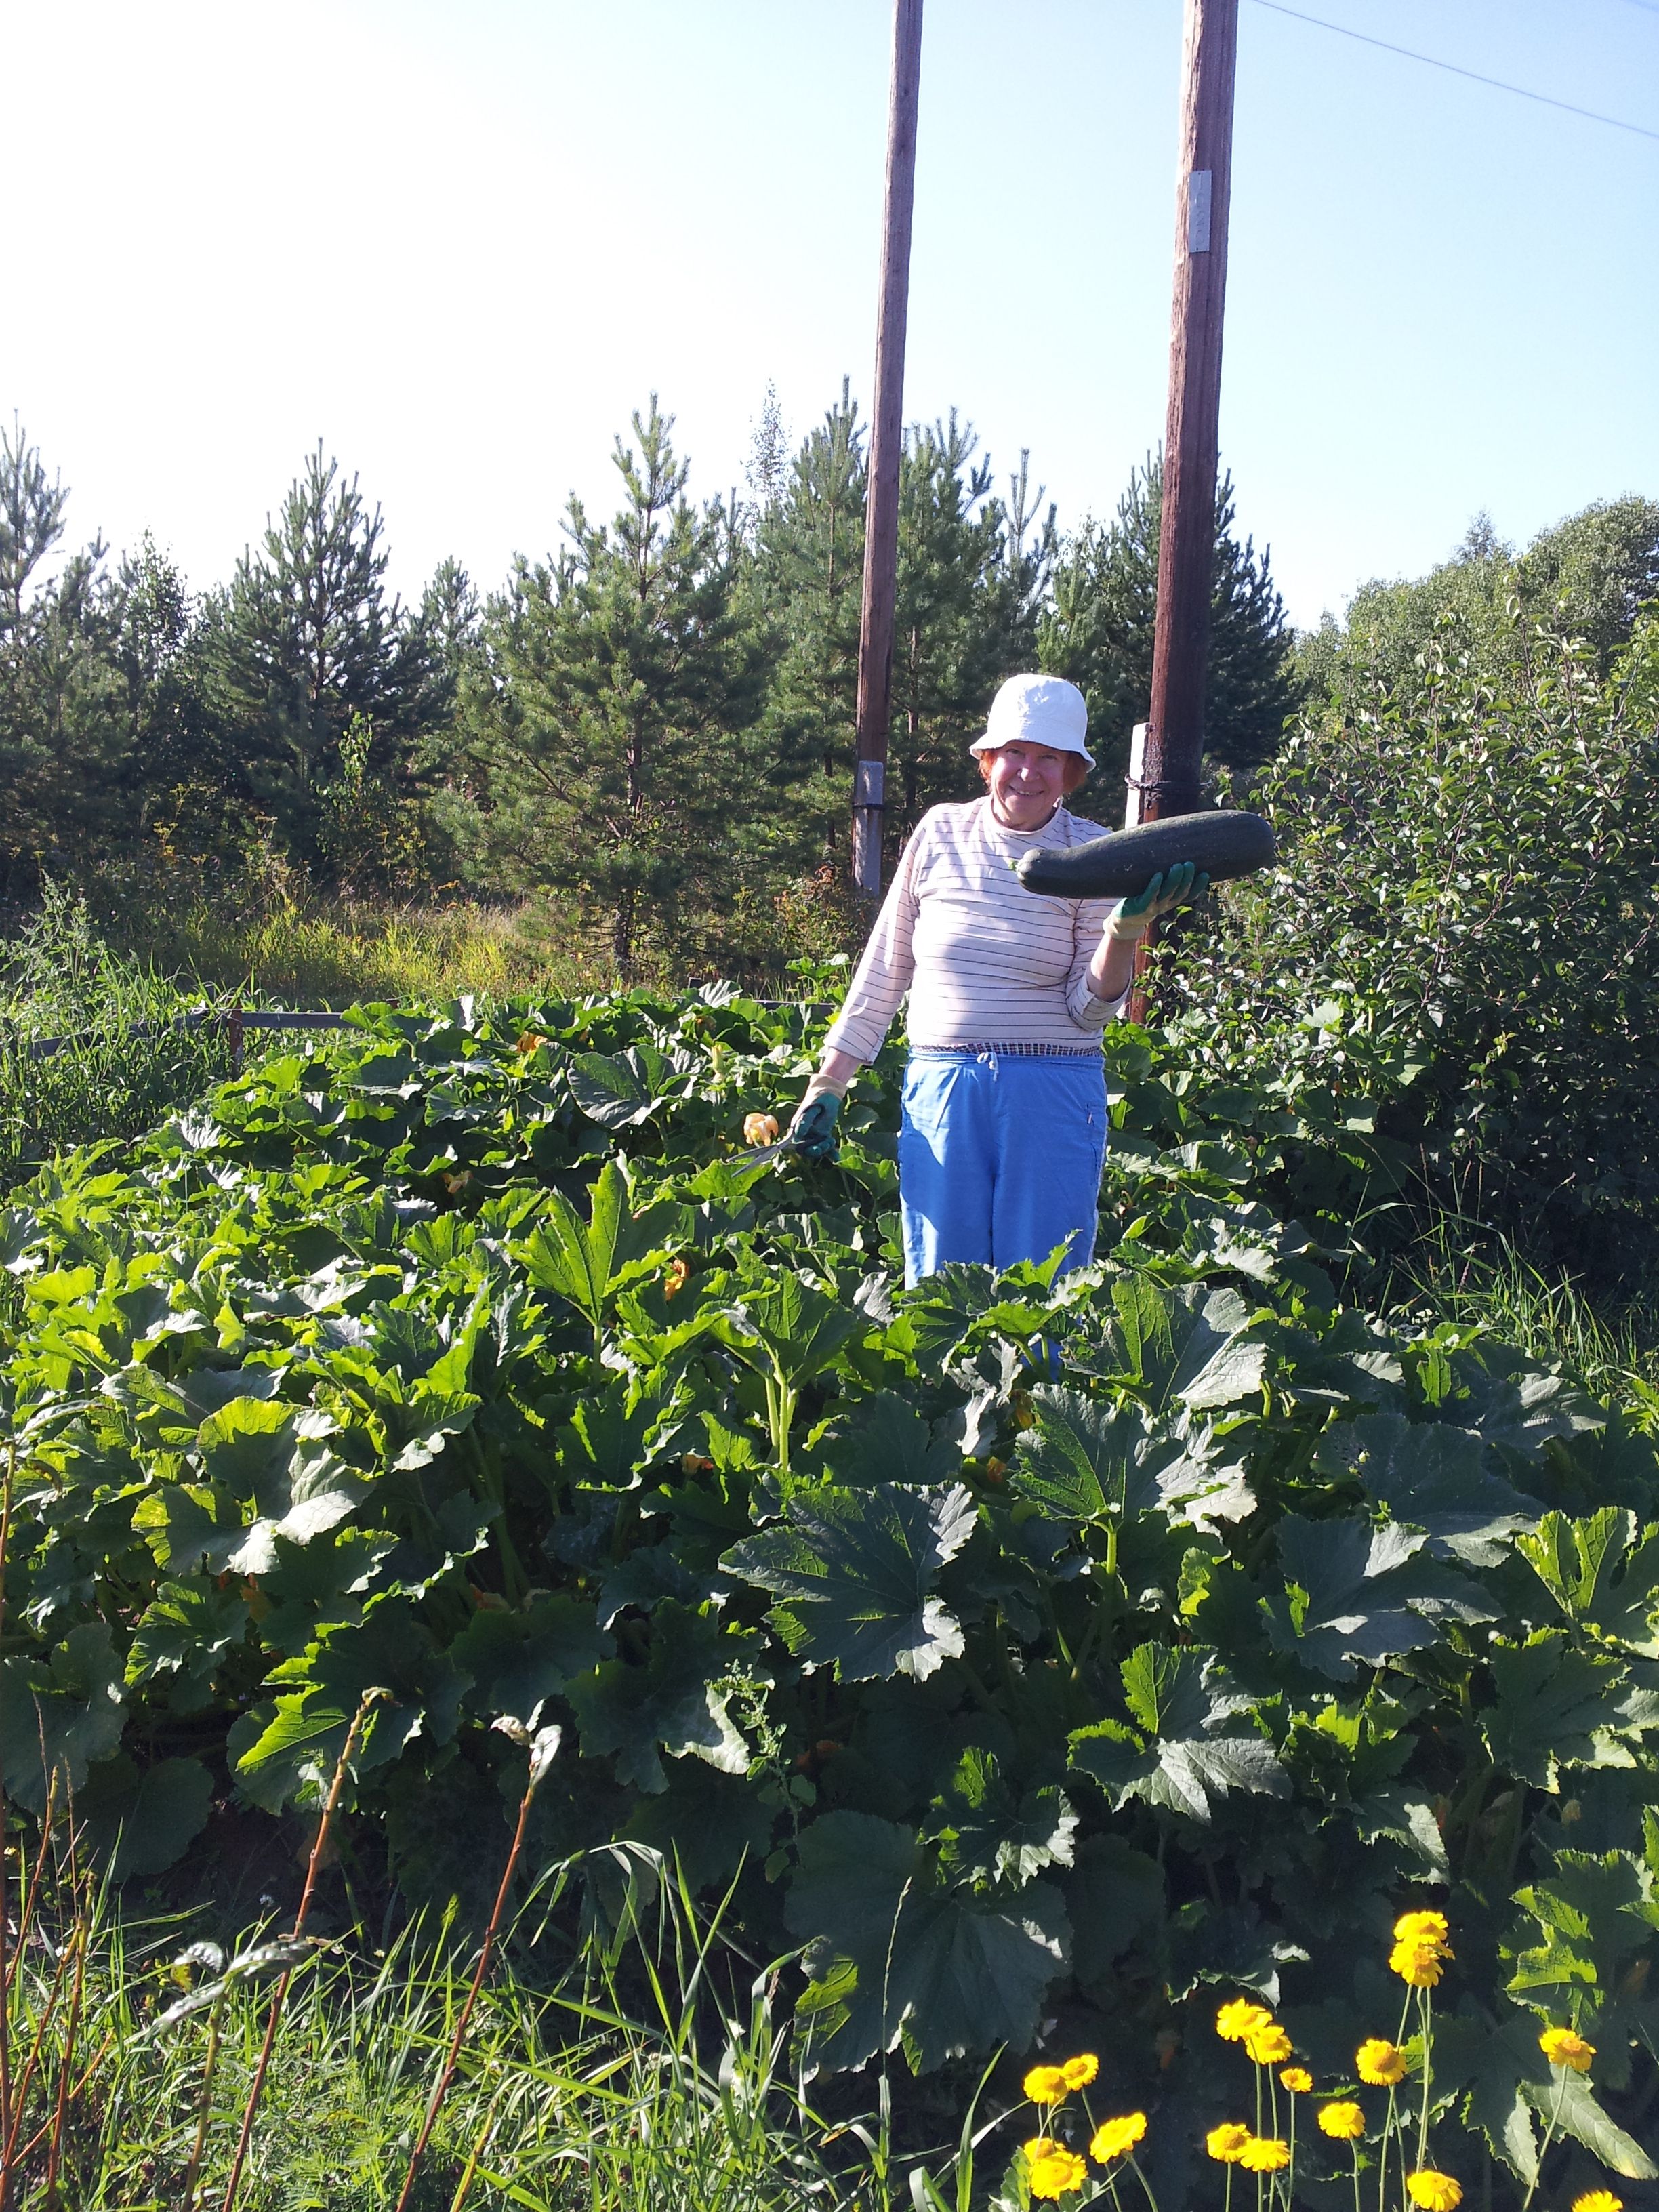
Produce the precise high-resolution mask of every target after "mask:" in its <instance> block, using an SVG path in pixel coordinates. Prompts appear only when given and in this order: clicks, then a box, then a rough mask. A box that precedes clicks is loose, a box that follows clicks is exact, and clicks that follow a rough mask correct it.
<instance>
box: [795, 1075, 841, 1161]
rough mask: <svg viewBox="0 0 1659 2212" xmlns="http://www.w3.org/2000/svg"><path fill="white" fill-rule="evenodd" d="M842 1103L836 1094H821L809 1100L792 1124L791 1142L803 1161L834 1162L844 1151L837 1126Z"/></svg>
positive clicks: (826, 1092) (828, 1092)
mask: <svg viewBox="0 0 1659 2212" xmlns="http://www.w3.org/2000/svg"><path fill="white" fill-rule="evenodd" d="M840 1115H841V1101H840V1099H839V1098H837V1097H836V1094H835V1092H834V1091H819V1093H818V1095H817V1097H816V1098H809V1099H808V1100H807V1102H806V1103H805V1105H804V1106H803V1107H802V1108H801V1109H800V1111H799V1114H797V1115H796V1116H795V1118H794V1120H793V1121H792V1122H791V1123H790V1125H789V1141H790V1143H791V1144H792V1145H793V1146H794V1148H795V1150H796V1151H797V1152H799V1154H800V1156H801V1158H803V1159H807V1160H833V1159H834V1158H835V1157H836V1153H837V1152H839V1151H840V1150H841V1139H840V1138H839V1137H838V1136H837V1135H836V1121H838V1119H839V1118H840Z"/></svg>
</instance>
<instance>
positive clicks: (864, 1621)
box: [721, 1482, 975, 1682]
mask: <svg viewBox="0 0 1659 2212" xmlns="http://www.w3.org/2000/svg"><path fill="white" fill-rule="evenodd" d="M974 1523H975V1511H974V1502H973V1499H972V1498H970V1497H969V1494H968V1492H967V1491H966V1490H965V1489H963V1486H961V1484H959V1483H953V1484H951V1485H949V1486H945V1487H944V1488H940V1489H921V1488H912V1487H910V1486H907V1485H904V1484H901V1483H891V1482H883V1483H878V1484H877V1485H876V1486H875V1487H874V1488H873V1489H872V1490H839V1489H836V1488H833V1487H831V1486H827V1485H826V1486H824V1487H823V1488H821V1489H817V1490H811V1491H804V1492H798V1493H797V1494H796V1496H794V1497H793V1498H791V1499H790V1501H789V1508H788V1520H787V1525H784V1526H781V1527H775V1528H763V1529H762V1530H761V1531H760V1532H759V1534H757V1535H754V1536H751V1537H750V1538H749V1539H748V1540H747V1541H746V1542H744V1543H741V1544H736V1545H733V1547H732V1549H731V1550H730V1551H729V1552H727V1553H726V1555H725V1558H724V1559H722V1561H721V1565H723V1566H724V1567H725V1568H726V1571H727V1572H728V1573H731V1574H734V1575H738V1576H740V1577H742V1579H743V1580H744V1582H749V1583H755V1584H757V1586H758V1587H759V1588H760V1589H764V1590H769V1591H771V1593H772V1594H773V1595H774V1596H775V1597H777V1598H779V1599H781V1601H782V1602H781V1604H779V1605H776V1606H775V1607H773V1609H772V1613H771V1615H770V1618H771V1620H773V1622H774V1623H775V1626H776V1627H777V1629H778V1631H779V1633H780V1634H781V1636H782V1637H783V1638H784V1641H785V1642H786V1643H787V1644H788V1646H789V1649H790V1650H791V1651H793V1653H794V1654H795V1656H797V1657H798V1658H799V1659H801V1660H803V1661H804V1662H805V1664H806V1665H807V1666H809V1667H826V1666H833V1667H834V1668H835V1669H836V1679H837V1680H840V1681H843V1682H860V1681H871V1680H885V1679H886V1678H887V1677H888V1676H889V1675H891V1674H911V1675H914V1676H915V1677H916V1678H917V1679H918V1680H921V1679H923V1678H925V1677H926V1676H927V1675H929V1674H933V1673H935V1672H937V1670H938V1669H939V1667H941V1666H942V1665H943V1664H944V1662H945V1660H946V1659H954V1658H957V1657H958V1656H960V1654H961V1652H962V1649H963V1643H962V1631H961V1629H960V1628H959V1627H958V1626H957V1622H956V1620H955V1619H954V1617H953V1616H952V1615H951V1613H950V1612H949V1611H948V1610H947V1609H946V1607H945V1604H944V1602H943V1601H942V1600H941V1599H939V1598H938V1597H936V1596H934V1595H933V1590H934V1588H935V1586H936V1584H937V1583H938V1580H939V1571H940V1569H941V1568H942V1567H943V1566H944V1565H945V1562H946V1560H948V1559H953V1558H954V1557H955V1555H956V1554H957V1553H958V1552H959V1551H960V1550H961V1549H962V1547H963V1545H964V1544H965V1543H966V1542H967V1541H968V1539H969V1535H970V1534H972V1533H973V1528H974Z"/></svg>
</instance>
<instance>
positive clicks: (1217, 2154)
mask: <svg viewBox="0 0 1659 2212" xmlns="http://www.w3.org/2000/svg"><path fill="white" fill-rule="evenodd" d="M1251 2139H1252V2138H1251V2136H1250V2131H1249V2129H1248V2128H1247V2127H1246V2126H1245V2125H1244V2123H1243V2121H1242V2120H1224V2121H1223V2122H1222V2124H1221V2125H1220V2126H1219V2127H1218V2128H1212V2129H1211V2130H1210V2132H1209V2134H1208V2135H1206V2136H1205V2138H1204V2148H1205V2149H1206V2151H1208V2153H1209V2154H1210V2156H1211V2157H1212V2158H1214V2159H1219V2160H1220V2161H1221V2163H1222V2165H1223V2166H1237V2163H1238V2159H1239V2154H1240V2153H1241V2152H1242V2151H1243V2148H1244V2146H1245V2144H1246V2143H1247V2142H1250V2141H1251Z"/></svg>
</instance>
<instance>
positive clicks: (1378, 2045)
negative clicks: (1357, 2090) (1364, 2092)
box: [1353, 2035, 1406, 2089]
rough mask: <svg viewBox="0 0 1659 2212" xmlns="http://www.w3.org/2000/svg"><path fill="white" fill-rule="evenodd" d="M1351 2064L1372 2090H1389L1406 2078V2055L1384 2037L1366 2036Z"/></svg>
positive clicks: (1398, 2046) (1395, 2044)
mask: <svg viewBox="0 0 1659 2212" xmlns="http://www.w3.org/2000/svg"><path fill="white" fill-rule="evenodd" d="M1353 2063H1354V2064H1355V2066H1356V2067H1357V2068H1358V2071H1359V2078H1360V2080H1361V2081H1369V2082H1370V2085H1371V2087H1372V2088H1374V2089H1391V2088H1392V2087H1394V2085H1395V2082H1396V2081H1404V2080H1405V2078H1406V2054H1405V2052H1404V2051H1402V2050H1401V2048H1400V2045H1398V2044H1397V2043H1390V2042H1389V2039H1388V2038H1387V2037H1386V2036H1383V2035H1368V2036H1367V2037H1366V2039H1365V2040H1364V2042H1363V2043H1362V2044H1361V2045H1360V2046H1359V2048H1358V2051H1355V2053H1354V2058H1353Z"/></svg>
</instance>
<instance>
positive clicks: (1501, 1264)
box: [1383, 1213, 1659, 1433]
mask: <svg viewBox="0 0 1659 2212" xmlns="http://www.w3.org/2000/svg"><path fill="white" fill-rule="evenodd" d="M1383 1306H1384V1308H1385V1310H1391V1311H1392V1313H1393V1314H1394V1316H1395V1318H1397V1319H1417V1320H1419V1321H1423V1322H1435V1321H1450V1322H1457V1323H1459V1324H1461V1325H1462V1326H1464V1327H1468V1328H1480V1329H1482V1330H1483V1331H1485V1332H1486V1334H1490V1335H1492V1336H1496V1337H1501V1338H1502V1339H1503V1340H1504V1341H1505V1342H1507V1343H1510V1344H1513V1345H1516V1346H1518V1347H1519V1348H1520V1349H1521V1350H1522V1352H1527V1353H1528V1354H1529V1355H1530V1356H1531V1357H1532V1358H1534V1359H1541V1360H1542V1361H1544V1362H1545V1363H1546V1364H1552V1365H1559V1367H1560V1368H1561V1369H1562V1370H1563V1371H1564V1372H1565V1373H1566V1374H1568V1375H1570V1376H1572V1377H1573V1378H1574V1379H1575V1380H1576V1381H1577V1382H1579V1383H1583V1386H1584V1388H1585V1389H1587V1390H1589V1392H1590V1394H1591V1395H1593V1396H1595V1397H1596V1398H1599V1399H1601V1400H1602V1401H1605V1402H1607V1403H1608V1404H1612V1405H1617V1406H1620V1407H1623V1408H1624V1409H1625V1411H1626V1413H1628V1414H1629V1415H1630V1416H1631V1417H1632V1419H1634V1420H1635V1421H1636V1422H1637V1423H1638V1425H1641V1426H1643V1427H1644V1428H1648V1429H1650V1430H1652V1431H1655V1432H1656V1433H1659V1294H1656V1291H1655V1290H1654V1289H1653V1288H1651V1287H1650V1288H1649V1289H1648V1290H1647V1291H1644V1292H1641V1293H1638V1294H1637V1295H1636V1296H1634V1297H1630V1298H1627V1299H1626V1300H1625V1301H1624V1302H1622V1303H1621V1304H1619V1305H1617V1306H1610V1305H1609V1304H1607V1301H1606V1300H1605V1299H1598V1298H1596V1297H1593V1296H1592V1295H1591V1294H1590V1292H1589V1291H1587V1290H1586V1289H1585V1287H1584V1286H1583V1285H1582V1284H1580V1283H1578V1282H1577V1281H1575V1280H1574V1279H1573V1278H1572V1277H1571V1276H1569V1275H1565V1274H1562V1273H1552V1272H1549V1271H1547V1270H1546V1269H1544V1268H1541V1267H1538V1266H1537V1265H1535V1264H1534V1261H1531V1260H1529V1259H1528V1257H1527V1256H1526V1255H1525V1254H1524V1253H1523V1252H1522V1251H1520V1250H1519V1249H1517V1248H1516V1245H1515V1244H1514V1243H1511V1242H1510V1240H1509V1239H1507V1238H1505V1237H1492V1236H1491V1235H1489V1234H1486V1233H1485V1232H1483V1231H1482V1230H1481V1228H1480V1225H1478V1224H1476V1223H1474V1222H1471V1221H1470V1220H1468V1218H1466V1217H1464V1216H1462V1215H1461V1214H1455V1213H1443V1214H1441V1215H1438V1216H1437V1217H1436V1218H1435V1219H1434V1220H1433V1221H1432V1222H1431V1224H1430V1225H1429V1226H1428V1227H1427V1228H1426V1229H1425V1231H1424V1233H1423V1235H1422V1236H1421V1237H1419V1238H1418V1239H1417V1241H1416V1243H1414V1244H1413V1247H1412V1249H1411V1250H1410V1251H1409V1252H1408V1253H1407V1255H1406V1256H1405V1258H1404V1259H1403V1260H1402V1261H1401V1262H1400V1263H1399V1265H1398V1266H1397V1267H1396V1269H1395V1273H1394V1276H1393V1278H1392V1279H1391V1280H1390V1282H1389V1285H1388V1289H1387V1291H1386V1294H1385V1296H1384V1298H1383Z"/></svg>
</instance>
